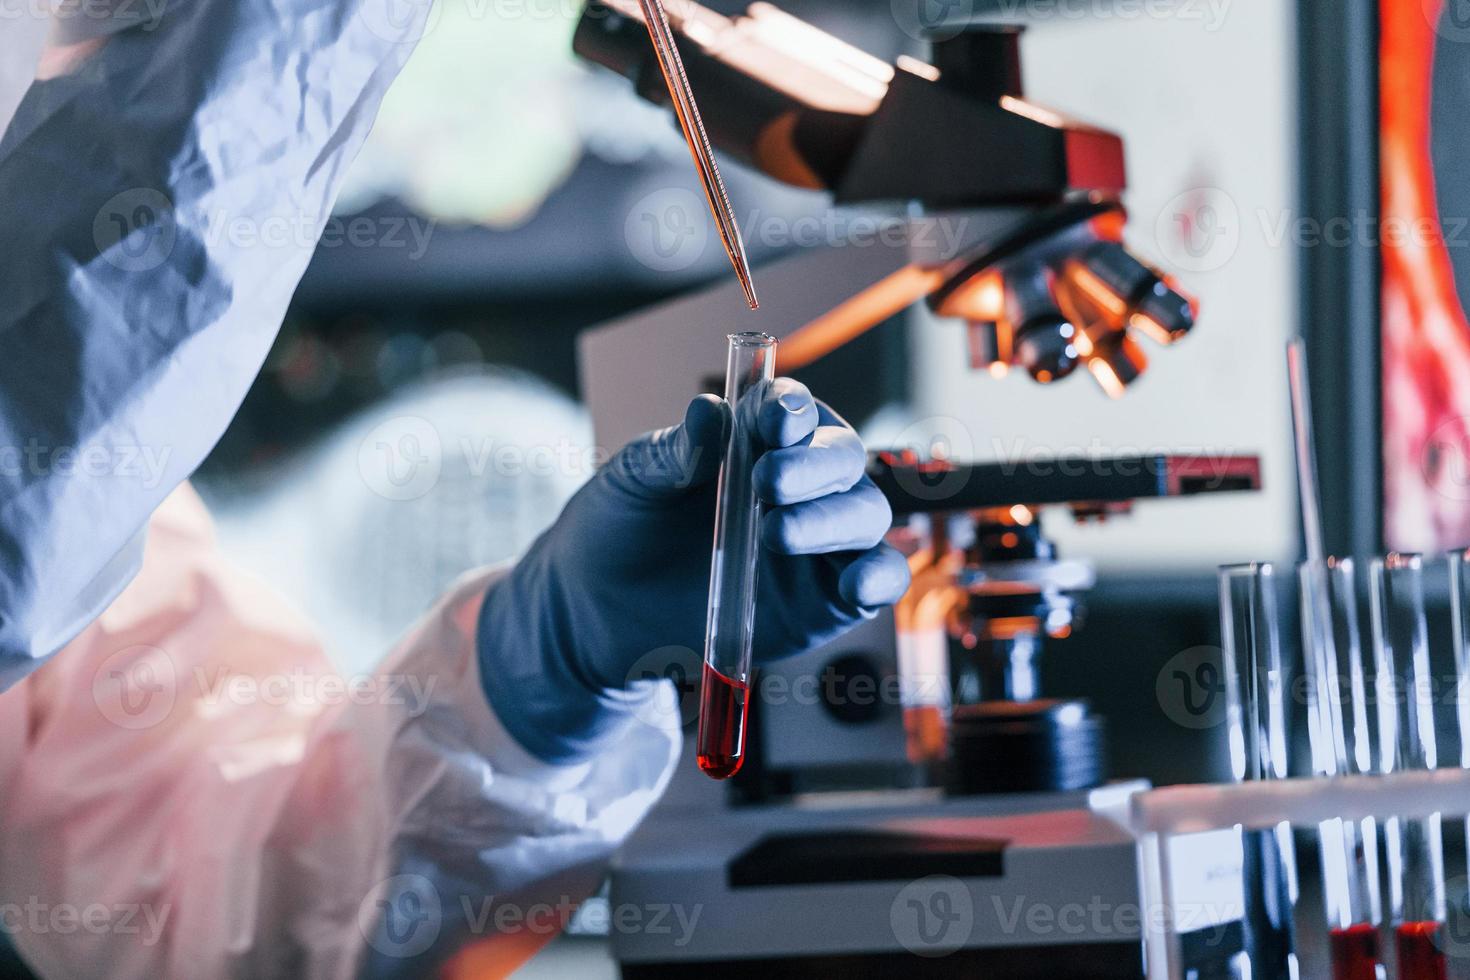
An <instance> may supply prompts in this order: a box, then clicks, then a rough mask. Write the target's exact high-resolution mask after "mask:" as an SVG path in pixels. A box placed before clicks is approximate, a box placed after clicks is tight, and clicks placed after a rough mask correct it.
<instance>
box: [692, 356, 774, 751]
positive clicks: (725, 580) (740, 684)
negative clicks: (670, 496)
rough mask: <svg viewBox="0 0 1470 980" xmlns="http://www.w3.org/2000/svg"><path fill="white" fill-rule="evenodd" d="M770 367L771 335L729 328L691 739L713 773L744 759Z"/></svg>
mask: <svg viewBox="0 0 1470 980" xmlns="http://www.w3.org/2000/svg"><path fill="white" fill-rule="evenodd" d="M775 370H776V338H774V337H772V336H770V335H768V334H763V333H732V334H730V350H729V358H728V360H727V362H726V365H725V401H727V402H728V403H729V404H730V413H731V422H730V433H729V438H728V441H727V442H726V445H725V458H724V461H723V463H722V464H721V465H720V477H719V491H718V493H719V496H718V497H717V498H716V504H715V542H714V556H713V558H712V559H711V562H710V579H709V618H708V620H707V625H706V629H705V638H704V677H703V683H702V686H701V689H700V700H699V736H698V743H697V758H698V760H699V768H700V769H702V770H704V772H705V774H706V775H708V776H711V777H713V778H715V779H729V778H730V777H731V776H733V775H735V773H737V772H738V771H739V770H740V766H741V763H743V762H744V761H745V721H746V716H747V713H748V711H749V708H750V705H749V693H750V645H751V639H752V635H753V633H754V628H755V587H756V560H757V558H758V557H759V552H758V551H757V548H758V545H759V534H760V501H759V500H758V499H757V498H756V495H755V484H754V483H753V482H752V480H751V470H752V468H753V467H754V466H755V461H756V457H757V456H758V455H759V454H760V444H759V439H760V437H759V435H758V434H757V431H756V412H757V408H758V407H759V405H760V400H761V395H762V393H763V392H764V391H765V389H766V388H767V387H769V386H770V384H771V381H772V380H773V378H774V377H775Z"/></svg>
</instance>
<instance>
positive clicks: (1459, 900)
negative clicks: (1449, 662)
mask: <svg viewBox="0 0 1470 980" xmlns="http://www.w3.org/2000/svg"><path fill="white" fill-rule="evenodd" d="M1445 558H1446V559H1447V561H1448V563H1449V577H1450V625H1451V633H1450V635H1451V642H1452V643H1453V645H1454V654H1455V727H1456V731H1457V732H1458V734H1459V736H1460V768H1461V769H1470V550H1467V551H1451V552H1450V553H1449V554H1447V555H1446V556H1445ZM1465 833H1466V839H1467V840H1470V815H1467V816H1466V817H1465ZM1452 898H1453V900H1454V901H1455V903H1456V905H1457V914H1456V922H1457V924H1463V923H1464V922H1465V921H1466V919H1467V918H1470V889H1460V890H1459V893H1458V894H1456V895H1454V896H1452Z"/></svg>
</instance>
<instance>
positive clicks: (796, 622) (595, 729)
mask: <svg viewBox="0 0 1470 980" xmlns="http://www.w3.org/2000/svg"><path fill="white" fill-rule="evenodd" d="M756 411H757V412H758V431H759V434H760V438H761V441H762V443H763V444H764V445H765V446H766V447H768V448H767V450H766V451H765V452H764V453H763V454H762V455H761V457H760V458H759V459H758V460H757V461H756V465H755V472H754V476H755V484H756V490H757V492H758V493H759V495H760V497H761V500H762V501H763V503H764V505H765V514H764V515H763V517H762V527H761V532H762V533H761V537H762V544H763V546H762V548H761V556H760V572H759V587H758V594H757V599H756V626H755V650H754V655H755V659H756V660H757V661H761V660H774V659H776V658H779V657H786V656H791V655H794V654H797V653H801V652H803V651H806V650H809V649H812V648H813V647H815V646H818V645H820V644H822V643H825V642H826V641H828V640H831V639H833V638H834V637H836V636H838V635H840V634H841V633H843V632H844V631H846V630H847V629H848V628H850V627H852V626H853V625H855V624H856V623H858V622H860V621H862V620H864V619H866V618H869V617H871V616H872V615H874V613H875V611H876V609H877V608H878V607H880V606H884V605H888V604H890V603H893V602H896V601H897V600H898V598H899V597H900V596H901V595H903V592H904V590H905V589H906V588H907V587H908V581H909V574H908V565H907V563H906V562H905V561H904V559H903V556H902V555H900V554H899V553H898V551H896V550H895V549H893V548H892V547H890V546H889V545H887V544H884V543H882V537H883V535H884V534H885V533H886V532H887V531H888V528H889V525H890V523H891V522H892V513H891V511H890V510H889V507H888V501H887V500H885V499H884V497H883V495H882V494H881V493H880V492H879V491H878V488H877V487H875V486H874V485H873V483H872V481H870V480H869V479H868V478H867V476H866V475H864V472H863V470H864V462H865V453H864V451H863V445H862V442H861V440H859V439H858V437H857V433H855V432H853V430H852V428H851V426H849V425H848V424H847V423H846V422H845V421H843V420H842V419H841V418H839V417H838V416H837V415H836V414H834V413H833V412H832V411H831V410H830V409H828V408H827V407H826V406H825V405H821V404H820V403H818V402H817V401H815V400H814V399H813V398H812V395H811V393H810V392H809V391H807V389H806V387H805V386H804V385H802V384H799V383H797V382H795V381H792V380H791V379H789V378H778V379H776V381H775V382H774V383H773V384H772V385H771V386H770V387H769V388H768V389H767V391H766V393H765V395H764V397H763V398H762V401H761V402H760V404H759V405H758V406H757V407H756ZM728 418H729V410H728V408H727V407H726V406H725V403H724V402H723V401H722V400H720V399H718V398H715V397H713V396H709V395H705V396H701V397H699V398H696V399H695V400H694V401H693V402H691V403H690V405H689V409H688V411H687V412H686V413H685V415H684V423H683V424H682V425H678V426H674V427H672V428H669V429H663V430H661V431H658V432H653V433H650V434H648V435H646V436H643V437H642V438H640V439H637V440H635V441H634V442H632V443H630V444H629V445H628V446H626V447H624V448H623V449H622V450H621V451H620V452H619V453H617V454H616V455H615V456H614V457H613V458H612V459H611V460H609V461H608V463H607V465H606V466H604V467H603V468H602V469H601V470H600V471H599V472H598V474H597V476H596V477H594V478H593V479H592V480H591V481H590V482H589V483H588V484H587V485H586V486H585V487H583V488H582V489H581V490H580V491H578V493H577V495H576V496H575V497H573V498H572V500H571V502H570V503H568V504H567V507H566V510H564V511H563V512H562V514H561V517H560V518H558V520H557V522H556V524H555V525H553V526H552V528H551V529H550V530H548V531H547V532H546V533H545V534H544V535H542V536H541V538H540V539H539V540H538V541H537V542H536V543H535V544H534V545H533V546H532V548H531V550H530V552H529V553H528V554H527V555H526V556H525V558H523V559H522V560H521V562H520V563H519V564H518V565H517V566H516V568H515V569H514V570H513V571H512V572H511V573H510V574H509V575H508V576H507V577H506V578H504V579H502V580H501V581H499V582H498V583H497V584H496V585H494V586H492V587H491V589H490V591H489V594H488V595H487V596H486V599H485V606H484V610H483V612H482V613H481V617H480V627H479V652H480V665H481V675H482V677H483V678H484V683H485V688H486V693H487V695H488V697H489V699H490V703H491V705H492V707H493V708H494V709H495V712H496V714H497V715H498V716H499V717H500V719H501V721H502V722H503V723H504V724H505V726H506V728H507V729H508V730H509V731H510V732H511V734H512V735H514V736H515V737H516V738H517V740H519V741H520V743H521V744H522V745H524V746H525V747H526V748H528V749H530V750H531V751H532V752H533V753H535V754H536V755H538V756H540V757H541V758H543V759H545V760H547V761H551V762H567V761H574V760H577V759H580V758H583V757H585V756H586V755H587V754H588V753H590V752H591V751H593V750H594V749H595V748H596V747H597V745H598V743H599V739H600V738H601V736H602V735H604V734H605V733H606V732H607V731H609V729H610V728H611V727H612V726H613V725H615V724H617V723H618V722H619V720H620V719H621V718H622V717H623V716H624V715H625V713H626V708H625V706H626V705H627V704H628V702H629V697H630V695H629V694H628V693H627V692H626V690H625V689H626V688H627V686H628V684H629V679H630V678H629V674H630V672H631V671H632V670H633V668H634V666H635V665H636V664H637V663H638V662H639V661H640V658H644V657H645V655H647V654H650V653H651V652H653V651H656V650H661V649H664V648H668V647H685V648H689V649H692V650H701V649H703V643H704V627H705V604H706V601H707V599H708V592H709V571H710V546H711V541H712V538H713V529H714V513H715V483H716V481H715V479H714V478H715V475H716V474H717V473H718V472H719V467H720V458H721V454H722V453H723V451H724V446H725V431H726V429H725V427H726V425H727V424H728V421H727V420H728Z"/></svg>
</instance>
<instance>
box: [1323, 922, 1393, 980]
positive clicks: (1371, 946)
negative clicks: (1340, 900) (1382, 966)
mask: <svg viewBox="0 0 1470 980" xmlns="http://www.w3.org/2000/svg"><path fill="white" fill-rule="evenodd" d="M1331 943H1332V980H1378V964H1379V963H1380V962H1381V957H1380V955H1379V950H1378V927H1377V926H1375V925H1370V924H1369V923H1366V922H1360V923H1358V924H1357V925H1351V926H1348V927H1347V928H1346V929H1333V930H1332V934H1331Z"/></svg>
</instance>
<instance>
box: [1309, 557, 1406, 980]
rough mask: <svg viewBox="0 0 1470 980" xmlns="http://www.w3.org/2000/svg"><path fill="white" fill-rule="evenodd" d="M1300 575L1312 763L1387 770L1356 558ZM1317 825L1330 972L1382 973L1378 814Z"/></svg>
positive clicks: (1320, 771) (1330, 772) (1331, 771)
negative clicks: (1361, 624)
mask: <svg viewBox="0 0 1470 980" xmlns="http://www.w3.org/2000/svg"><path fill="white" fill-rule="evenodd" d="M1299 575H1300V581H1301V591H1302V643H1303V648H1304V651H1305V656H1306V664H1305V666H1306V669H1307V671H1308V674H1309V677H1310V681H1311V688H1310V691H1311V703H1310V705H1309V711H1308V713H1307V719H1308V722H1309V728H1310V735H1311V743H1312V767H1313V770H1314V771H1315V772H1316V774H1317V775H1318V776H1324V777H1332V776H1337V775H1346V774H1352V773H1369V772H1382V771H1383V770H1384V768H1385V766H1384V763H1383V752H1382V745H1381V742H1382V728H1383V725H1382V722H1381V718H1380V716H1381V714H1382V711H1383V702H1382V701H1381V699H1377V698H1370V696H1369V691H1368V679H1367V678H1368V676H1369V675H1367V674H1366V673H1365V671H1364V669H1363V666H1364V647H1363V643H1362V634H1361V631H1360V630H1359V628H1358V590H1357V579H1356V575H1355V572H1354V567H1353V562H1352V559H1350V558H1329V559H1326V560H1323V561H1314V560H1308V561H1305V562H1303V563H1302V565H1301V567H1300V569H1299ZM1370 701H1373V702H1375V705H1370ZM1370 707H1374V709H1375V710H1374V711H1373V712H1371V713H1370V710H1369V709H1370ZM1317 830H1318V838H1319V841H1320V853H1321V859H1322V889H1323V898H1324V903H1325V907H1326V912H1327V925H1328V929H1329V938H1330V942H1331V954H1332V975H1333V978H1334V980H1379V978H1380V977H1381V976H1382V972H1383V965H1382V954H1381V951H1380V946H1379V936H1378V927H1379V923H1380V922H1381V921H1382V908H1383V906H1382V902H1381V898H1380V894H1379V888H1378V870H1379V861H1378V822H1377V821H1376V820H1375V819H1374V818H1372V817H1365V818H1364V819H1362V820H1356V821H1355V820H1340V819H1339V820H1325V821H1323V822H1322V823H1321V824H1319V825H1318V828H1317Z"/></svg>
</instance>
